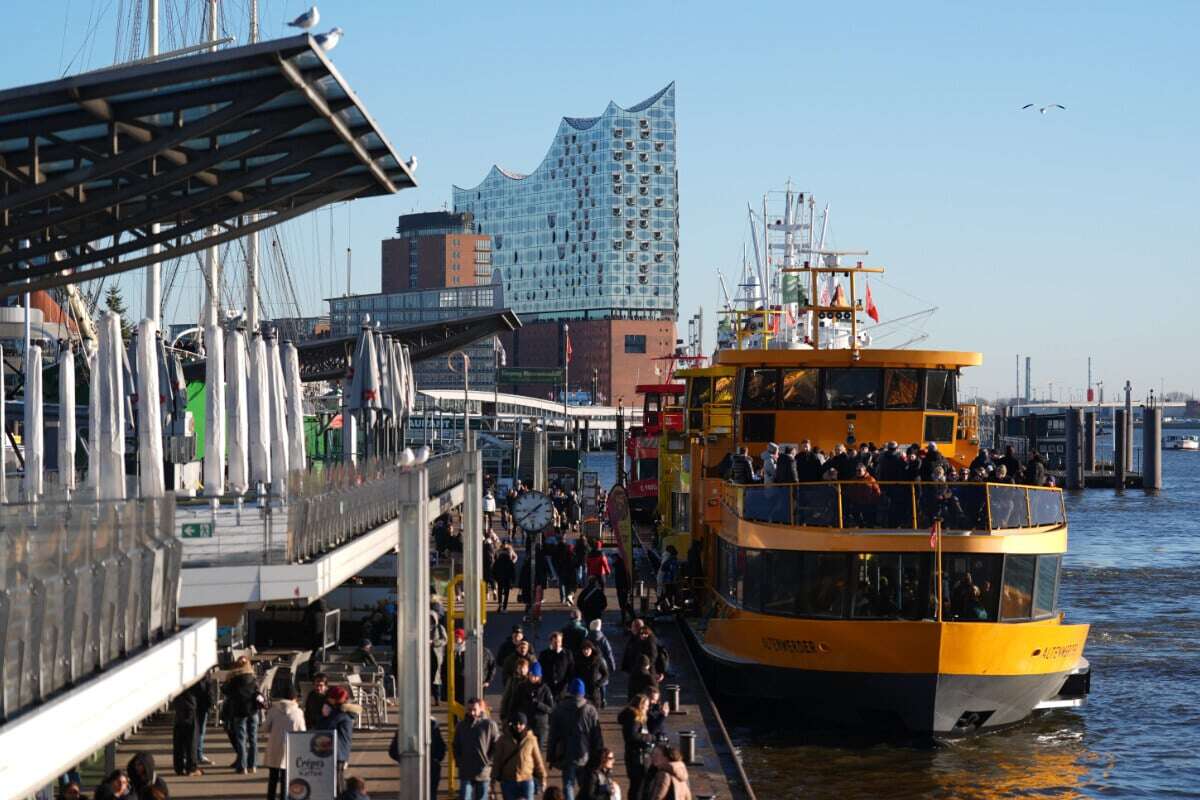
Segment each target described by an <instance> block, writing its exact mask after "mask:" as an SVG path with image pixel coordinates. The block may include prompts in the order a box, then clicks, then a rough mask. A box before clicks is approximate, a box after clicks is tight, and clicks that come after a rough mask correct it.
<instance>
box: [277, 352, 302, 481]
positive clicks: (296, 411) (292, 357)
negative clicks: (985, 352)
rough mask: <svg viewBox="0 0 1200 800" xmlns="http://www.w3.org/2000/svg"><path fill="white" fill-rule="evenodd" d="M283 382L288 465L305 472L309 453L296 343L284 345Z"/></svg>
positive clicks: (292, 468)
mask: <svg viewBox="0 0 1200 800" xmlns="http://www.w3.org/2000/svg"><path fill="white" fill-rule="evenodd" d="M283 382H284V387H285V388H286V389H287V396H286V402H287V429H288V446H289V449H288V466H289V467H290V468H291V471H292V472H304V470H306V469H307V468H308V454H307V453H306V452H305V450H304V446H305V436H304V395H303V392H302V389H301V384H300V353H299V352H297V350H296V345H294V344H292V343H291V342H285V343H284V345H283Z"/></svg>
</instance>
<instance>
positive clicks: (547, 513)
mask: <svg viewBox="0 0 1200 800" xmlns="http://www.w3.org/2000/svg"><path fill="white" fill-rule="evenodd" d="M513 520H514V521H515V522H516V523H517V525H520V526H521V529H522V530H526V531H532V532H535V533H536V532H538V531H544V530H546V528H549V527H550V523H552V522H553V521H554V501H553V500H551V499H550V498H549V497H547V496H546V495H544V494H542V493H541V492H525V493H524V494H522V495H519V496H518V497H517V500H516V502H515V503H514V504H513Z"/></svg>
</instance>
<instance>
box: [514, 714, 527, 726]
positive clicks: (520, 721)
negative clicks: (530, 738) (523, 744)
mask: <svg viewBox="0 0 1200 800" xmlns="http://www.w3.org/2000/svg"><path fill="white" fill-rule="evenodd" d="M512 722H513V725H528V724H529V717H527V716H525V712H524V711H518V712H517V713H515V714H513V718H512Z"/></svg>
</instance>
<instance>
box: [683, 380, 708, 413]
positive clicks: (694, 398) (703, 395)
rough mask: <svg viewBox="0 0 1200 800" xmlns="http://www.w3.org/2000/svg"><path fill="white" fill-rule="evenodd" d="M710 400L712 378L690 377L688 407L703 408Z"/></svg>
mask: <svg viewBox="0 0 1200 800" xmlns="http://www.w3.org/2000/svg"><path fill="white" fill-rule="evenodd" d="M711 402H712V378H692V385H691V386H690V387H689V395H688V408H703V407H704V404H705V403H711Z"/></svg>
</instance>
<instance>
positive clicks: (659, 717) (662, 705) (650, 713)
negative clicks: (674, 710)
mask: <svg viewBox="0 0 1200 800" xmlns="http://www.w3.org/2000/svg"><path fill="white" fill-rule="evenodd" d="M646 699H647V700H649V701H650V705H649V707H648V708H647V709H646V727H647V728H649V729H650V735H651V736H653V737H654V738H655V740H656V741H657V740H658V737H659V735H661V734H663V733H666V730H667V717H668V716H670V714H671V704H670V703H668V702H666V701H665V700H663V699H662V692H661V691H659V688H658V687H657V686H651V687H650V688H649V689H647V690H646Z"/></svg>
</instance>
